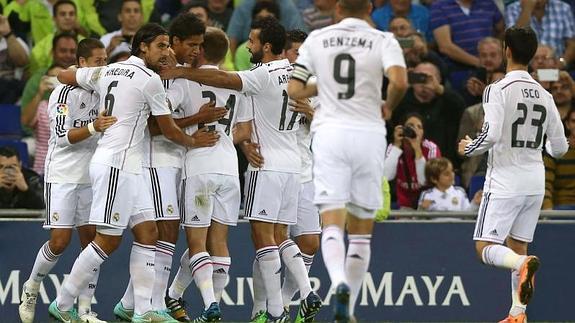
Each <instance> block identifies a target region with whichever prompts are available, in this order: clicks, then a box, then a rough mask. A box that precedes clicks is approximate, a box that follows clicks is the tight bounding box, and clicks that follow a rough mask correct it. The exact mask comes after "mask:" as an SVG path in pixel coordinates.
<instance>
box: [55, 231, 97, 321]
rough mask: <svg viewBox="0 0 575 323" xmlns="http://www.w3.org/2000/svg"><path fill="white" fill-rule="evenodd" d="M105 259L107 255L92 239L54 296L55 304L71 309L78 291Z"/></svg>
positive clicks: (78, 293)
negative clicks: (55, 296) (56, 295)
mask: <svg viewBox="0 0 575 323" xmlns="http://www.w3.org/2000/svg"><path fill="white" fill-rule="evenodd" d="M106 259H108V255H106V253H105V252H104V251H102V249H101V248H100V247H99V246H98V245H97V244H96V243H95V242H93V241H92V242H90V244H89V245H88V246H87V247H86V248H84V250H82V252H81V253H80V255H79V256H78V258H77V259H76V261H75V262H74V266H72V271H70V275H68V277H67V278H66V279H65V280H64V283H63V284H62V287H61V288H60V292H59V293H58V297H57V298H56V305H57V306H58V308H59V309H60V310H62V311H69V310H71V309H72V307H73V306H74V300H75V299H76V297H78V295H80V291H81V290H82V289H83V288H85V287H86V285H87V284H88V282H89V281H90V279H91V278H92V277H93V275H94V272H95V270H99V268H100V265H101V264H102V263H103V262H104V261H105V260H106Z"/></svg>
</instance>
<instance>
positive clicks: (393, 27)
mask: <svg viewBox="0 0 575 323" xmlns="http://www.w3.org/2000/svg"><path fill="white" fill-rule="evenodd" d="M388 30H389V32H391V33H393V35H394V36H395V37H396V38H401V37H408V36H409V35H411V34H413V33H415V32H416V30H415V28H413V24H412V23H411V21H410V20H409V19H407V18H406V17H404V16H395V17H392V18H391V20H389V27H388Z"/></svg>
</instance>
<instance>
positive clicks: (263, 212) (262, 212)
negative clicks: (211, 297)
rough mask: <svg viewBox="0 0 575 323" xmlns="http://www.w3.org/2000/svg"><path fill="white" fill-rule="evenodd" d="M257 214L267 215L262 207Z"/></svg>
mask: <svg viewBox="0 0 575 323" xmlns="http://www.w3.org/2000/svg"><path fill="white" fill-rule="evenodd" d="M258 215H265V216H267V215H268V213H267V212H266V210H265V209H263V210H261V211H260V213H258Z"/></svg>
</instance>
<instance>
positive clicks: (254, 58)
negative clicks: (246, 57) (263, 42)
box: [250, 49, 264, 64]
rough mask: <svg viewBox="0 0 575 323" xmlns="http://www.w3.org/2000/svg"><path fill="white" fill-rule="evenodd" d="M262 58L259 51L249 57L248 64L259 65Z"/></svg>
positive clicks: (261, 53) (262, 55)
mask: <svg viewBox="0 0 575 323" xmlns="http://www.w3.org/2000/svg"><path fill="white" fill-rule="evenodd" d="M263 58H264V52H263V51H262V50H261V49H260V50H259V51H257V52H255V53H252V57H250V63H252V64H257V63H261V61H262V59H263Z"/></svg>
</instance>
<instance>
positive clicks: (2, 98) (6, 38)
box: [0, 16, 30, 104]
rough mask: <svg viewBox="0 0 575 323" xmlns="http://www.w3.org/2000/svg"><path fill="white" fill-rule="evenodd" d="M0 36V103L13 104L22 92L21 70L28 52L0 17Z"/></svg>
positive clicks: (23, 43)
mask: <svg viewBox="0 0 575 323" xmlns="http://www.w3.org/2000/svg"><path fill="white" fill-rule="evenodd" d="M0 36H1V37H2V38H1V39H0V103H9V104H13V103H16V101H18V99H20V96H21V95H22V91H23V90H24V82H23V81H22V68H23V67H24V66H26V64H28V57H29V56H30V51H29V49H28V46H27V45H26V43H25V42H24V41H23V40H22V39H20V38H18V37H16V35H15V34H14V33H13V32H12V29H11V28H10V23H9V22H8V18H6V17H4V16H0Z"/></svg>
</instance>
